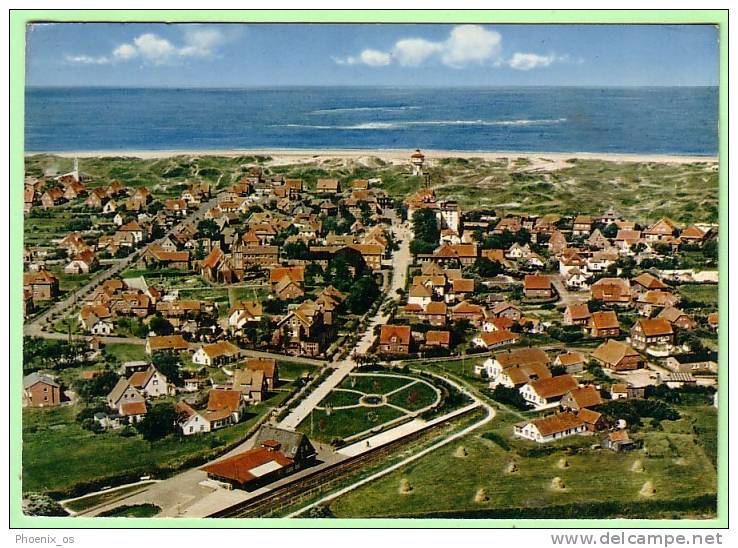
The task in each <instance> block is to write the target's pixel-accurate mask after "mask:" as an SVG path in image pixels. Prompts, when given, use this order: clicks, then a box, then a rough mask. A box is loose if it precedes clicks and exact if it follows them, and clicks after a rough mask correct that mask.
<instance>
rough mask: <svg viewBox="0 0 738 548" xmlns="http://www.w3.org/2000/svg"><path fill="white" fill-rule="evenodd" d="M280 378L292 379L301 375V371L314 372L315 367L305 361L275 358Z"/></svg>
mask: <svg viewBox="0 0 738 548" xmlns="http://www.w3.org/2000/svg"><path fill="white" fill-rule="evenodd" d="M277 367H278V369H279V378H280V380H294V379H298V378H300V377H301V376H302V374H303V373H305V372H307V371H309V372H311V373H315V371H317V367H315V366H314V365H311V364H307V363H296V362H286V361H281V360H277Z"/></svg>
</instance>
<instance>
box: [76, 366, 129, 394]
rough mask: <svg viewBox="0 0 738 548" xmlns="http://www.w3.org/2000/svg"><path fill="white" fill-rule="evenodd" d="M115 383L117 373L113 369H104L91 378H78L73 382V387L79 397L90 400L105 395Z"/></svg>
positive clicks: (116, 381)
mask: <svg viewBox="0 0 738 548" xmlns="http://www.w3.org/2000/svg"><path fill="white" fill-rule="evenodd" d="M117 383H118V375H116V374H115V373H114V372H113V371H104V372H103V373H101V374H100V375H97V376H96V377H93V378H92V379H89V380H82V379H80V380H79V381H77V383H76V384H75V388H76V389H77V393H78V394H79V396H80V398H82V399H83V400H85V401H90V400H92V399H94V398H103V397H105V396H107V395H108V394H109V393H110V391H111V390H112V389H113V387H114V386H115V385H116V384H117Z"/></svg>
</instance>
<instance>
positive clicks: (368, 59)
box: [333, 49, 392, 67]
mask: <svg viewBox="0 0 738 548" xmlns="http://www.w3.org/2000/svg"><path fill="white" fill-rule="evenodd" d="M333 60H334V61H335V62H336V63H337V64H339V65H367V66H370V67H383V66H385V65H389V64H390V63H391V62H392V56H391V55H390V54H389V53H386V52H384V51H379V50H376V49H365V50H364V51H362V52H361V53H360V54H359V55H357V56H349V57H334V58H333Z"/></svg>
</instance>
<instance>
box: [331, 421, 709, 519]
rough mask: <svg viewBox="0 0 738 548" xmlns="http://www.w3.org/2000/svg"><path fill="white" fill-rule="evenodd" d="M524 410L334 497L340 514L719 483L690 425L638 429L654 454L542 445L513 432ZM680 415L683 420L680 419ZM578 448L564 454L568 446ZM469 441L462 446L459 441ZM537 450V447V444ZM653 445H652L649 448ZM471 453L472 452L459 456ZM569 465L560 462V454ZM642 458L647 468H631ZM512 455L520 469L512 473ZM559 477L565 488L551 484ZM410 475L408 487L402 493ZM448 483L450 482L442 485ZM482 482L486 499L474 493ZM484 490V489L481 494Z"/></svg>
mask: <svg viewBox="0 0 738 548" xmlns="http://www.w3.org/2000/svg"><path fill="white" fill-rule="evenodd" d="M518 420H519V418H517V417H515V416H513V415H510V414H508V413H504V412H501V413H498V416H497V418H496V419H495V420H494V421H493V422H492V423H490V425H488V427H485V428H483V429H480V430H479V431H477V432H474V433H473V434H470V435H468V436H465V437H464V438H462V439H461V440H460V441H459V442H458V443H454V444H451V445H450V446H447V447H443V448H442V449H439V450H438V451H435V452H433V453H431V454H429V455H427V456H425V457H423V458H422V459H420V460H419V461H416V462H414V463H411V464H409V465H408V466H405V467H403V468H401V469H399V470H397V471H395V472H392V473H391V474H389V475H387V476H385V477H383V478H380V479H379V480H377V481H374V482H371V483H369V484H366V485H364V486H362V487H360V488H358V489H356V490H354V491H351V492H350V493H347V494H346V495H344V496H341V497H339V498H338V499H336V500H335V501H334V502H333V503H331V510H332V511H333V513H334V514H336V516H338V517H344V518H348V517H351V518H360V517H382V516H398V515H402V516H413V515H417V516H422V515H423V514H425V513H429V512H437V511H453V512H459V513H463V512H464V511H478V510H480V509H496V508H509V507H528V508H530V507H547V506H552V505H560V504H568V503H585V504H586V503H587V502H593V503H594V502H602V501H622V502H627V501H639V500H640V501H642V500H660V499H672V498H678V497H682V496H693V495H698V494H703V493H714V492H715V490H716V472H715V467H714V465H713V464H712V462H711V461H710V459H709V458H708V457H707V456H706V455H705V451H704V450H703V449H702V447H700V446H699V445H695V444H694V437H693V434H691V433H670V432H669V431H668V428H669V427H670V426H671V425H667V424H666V422H668V421H665V423H664V432H661V431H652V432H649V431H645V432H643V433H639V434H637V437H638V438H642V439H643V441H644V443H645V445H646V447H649V448H651V447H653V448H656V447H658V448H659V449H660V450H659V451H658V456H656V451H654V454H652V455H651V456H646V454H645V453H644V452H643V451H635V452H632V453H614V452H611V451H608V450H594V449H590V448H589V445H590V444H592V443H595V442H597V441H599V438H593V437H584V436H582V437H575V438H570V439H569V440H562V442H558V443H557V444H556V445H554V446H548V444H546V446H544V447H543V448H541V446H539V445H538V444H535V443H533V442H527V441H523V440H516V439H513V438H512V424H514V423H515V422H517V421H518ZM677 422H679V421H677ZM567 445H568V446H572V447H575V448H576V452H574V453H573V454H566V452H565V451H563V448H564V447H566V446H567ZM460 447H463V449H464V451H463V452H462V451H460V450H459V448H460ZM539 449H542V450H541V451H540V452H536V451H539ZM531 450H532V451H531ZM649 450H650V449H649ZM463 453H466V456H459V455H460V454H463ZM562 458H565V459H566V464H567V466H566V467H561V459H562ZM636 460H641V461H642V463H643V468H644V471H643V472H634V471H632V470H631V469H632V467H633V464H634V462H635V461H636ZM511 462H514V463H515V464H516V466H517V471H515V472H513V473H508V472H507V468H508V466H509V464H510V463H511ZM555 477H559V478H561V480H562V481H563V483H564V486H565V489H563V490H557V489H552V487H551V484H552V480H553V478H555ZM403 479H405V480H407V481H408V482H409V484H410V486H411V487H412V491H411V493H410V494H405V495H401V494H398V493H399V487H400V481H401V480H403ZM646 481H651V482H652V483H653V485H654V488H655V494H654V495H653V497H652V499H647V498H645V497H643V496H641V495H640V494H639V491H640V489H641V487H642V486H643V484H644V483H645V482H646ZM439 485H447V486H449V488H448V489H438V486H439ZM480 489H484V491H485V494H486V498H487V500H483V501H481V502H477V501H476V500H475V497H476V496H477V495H478V492H479V490H480ZM482 498H485V497H482Z"/></svg>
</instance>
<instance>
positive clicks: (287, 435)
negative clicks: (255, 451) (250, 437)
mask: <svg viewBox="0 0 738 548" xmlns="http://www.w3.org/2000/svg"><path fill="white" fill-rule="evenodd" d="M267 441H275V442H277V443H278V444H279V450H280V451H281V452H282V453H284V455H286V456H287V457H289V458H291V459H294V458H295V457H296V456H297V452H298V450H299V448H300V446H301V445H304V444H306V443H307V444H308V445H310V441H309V440H307V438H306V436H305V434H303V433H302V432H295V431H292V430H285V429H284V428H277V427H276V426H270V425H264V426H262V427H261V428H260V429H259V432H257V434H256V440H255V441H254V445H263V444H265V443H266V442H267ZM310 449H312V450H313V451H314V450H315V449H314V448H313V447H312V445H310Z"/></svg>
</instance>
